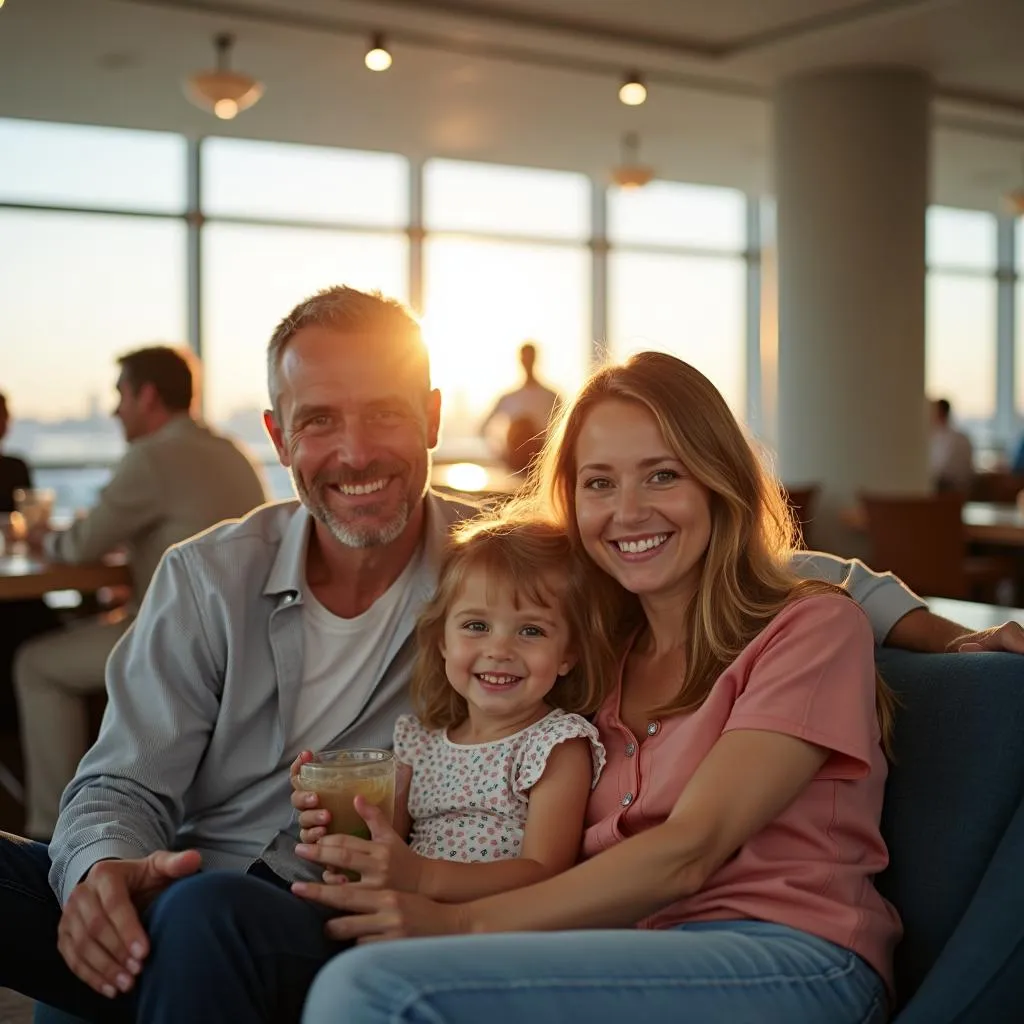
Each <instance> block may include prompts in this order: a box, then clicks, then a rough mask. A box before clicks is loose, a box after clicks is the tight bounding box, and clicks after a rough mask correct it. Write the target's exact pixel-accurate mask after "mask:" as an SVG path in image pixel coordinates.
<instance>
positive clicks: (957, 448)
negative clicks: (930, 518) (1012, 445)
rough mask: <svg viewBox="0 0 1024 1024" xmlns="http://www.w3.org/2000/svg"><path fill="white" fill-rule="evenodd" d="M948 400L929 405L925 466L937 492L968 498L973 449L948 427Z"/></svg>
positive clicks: (965, 440)
mask: <svg viewBox="0 0 1024 1024" xmlns="http://www.w3.org/2000/svg"><path fill="white" fill-rule="evenodd" d="M950 411H951V406H950V404H949V401H948V399H945V398H940V399H938V400H937V401H935V402H932V431H931V440H930V442H929V466H930V470H931V477H932V482H933V483H934V484H935V489H936V490H937V491H959V492H960V493H961V494H968V493H970V490H971V484H972V483H973V482H974V448H973V447H972V445H971V439H970V438H969V437H968V436H967V435H966V434H965V433H963V432H962V431H960V430H954V429H953V425H952V424H951V423H950V421H949V420H950Z"/></svg>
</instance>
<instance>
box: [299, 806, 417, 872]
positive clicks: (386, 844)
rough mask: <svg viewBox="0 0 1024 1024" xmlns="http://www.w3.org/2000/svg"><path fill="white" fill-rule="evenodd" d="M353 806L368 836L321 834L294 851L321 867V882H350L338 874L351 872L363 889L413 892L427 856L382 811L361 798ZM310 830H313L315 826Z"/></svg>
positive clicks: (314, 830)
mask: <svg viewBox="0 0 1024 1024" xmlns="http://www.w3.org/2000/svg"><path fill="white" fill-rule="evenodd" d="M355 808H356V810H357V811H358V812H359V815H360V817H361V818H362V819H363V821H365V822H366V824H367V827H368V828H369V829H370V838H369V839H368V840H367V839H358V838H357V837H355V836H345V835H329V836H328V835H325V836H324V837H323V838H322V839H320V840H319V841H318V842H316V843H314V844H307V843H305V838H304V842H303V845H300V846H296V847H295V852H296V853H297V854H298V855H299V856H300V857H302V858H303V859H304V860H309V861H313V862H314V863H317V864H322V865H323V866H324V876H323V877H324V882H325V883H327V884H328V885H341V884H346V883H348V884H352V883H349V880H348V878H347V877H346V876H345V875H344V874H342V872H343V871H346V870H347V871H352V872H355V873H356V874H357V875H358V876H359V881H358V885H359V886H360V887H361V888H363V889H400V890H402V891H403V892H417V891H418V890H419V888H420V884H421V881H422V877H423V872H424V868H425V867H426V865H427V863H428V862H427V859H426V858H425V857H421V856H420V855H419V854H417V853H413V852H412V850H410V849H409V847H408V846H407V845H406V844H405V841H404V840H403V839H402V837H401V836H400V835H399V834H398V833H397V832H396V831H395V830H394V828H393V827H392V826H391V822H389V821H388V819H387V817H386V816H385V814H384V812H383V811H382V810H381V809H380V808H379V807H377V806H375V805H374V804H371V803H368V802H367V800H366V798H365V797H362V796H357V797H356V798H355ZM311 831H313V832H316V831H317V829H312V830H311Z"/></svg>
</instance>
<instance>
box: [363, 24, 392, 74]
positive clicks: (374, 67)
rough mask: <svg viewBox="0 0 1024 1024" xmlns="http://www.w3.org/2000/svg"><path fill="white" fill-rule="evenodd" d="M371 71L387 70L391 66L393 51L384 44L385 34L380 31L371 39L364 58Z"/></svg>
mask: <svg viewBox="0 0 1024 1024" xmlns="http://www.w3.org/2000/svg"><path fill="white" fill-rule="evenodd" d="M363 61H364V63H365V64H366V66H367V67H368V68H369V69H370V70H371V71H387V69H388V68H389V67H391V51H390V50H389V49H388V48H387V46H385V45H384V35H383V33H381V32H378V33H377V34H376V35H374V37H373V38H372V39H371V40H370V48H369V49H368V50H367V51H366V56H365V57H364V58H363Z"/></svg>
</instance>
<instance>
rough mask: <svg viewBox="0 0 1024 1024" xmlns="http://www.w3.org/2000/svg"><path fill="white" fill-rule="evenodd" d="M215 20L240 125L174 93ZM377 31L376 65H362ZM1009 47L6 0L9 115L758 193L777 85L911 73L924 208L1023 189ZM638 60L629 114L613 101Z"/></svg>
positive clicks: (816, 2) (745, 31)
mask: <svg viewBox="0 0 1024 1024" xmlns="http://www.w3.org/2000/svg"><path fill="white" fill-rule="evenodd" d="M224 30H230V31H232V32H234V33H235V34H236V35H237V38H238V42H237V46H236V50H235V55H234V64H235V66H236V67H237V68H239V69H240V70H245V71H246V72H248V73H250V74H252V75H255V76H256V77H258V78H260V79H261V80H262V81H263V82H264V83H265V85H266V89H267V91H266V94H265V96H264V98H263V99H262V100H261V101H260V102H259V104H257V105H256V106H255V107H253V108H252V109H251V110H249V111H246V112H244V113H243V114H241V115H240V116H239V117H238V118H237V119H236V120H235V121H233V122H219V121H216V120H215V119H214V118H212V117H211V116H209V115H207V114H205V113H203V112H202V111H199V110H197V109H195V108H193V107H192V106H190V105H189V104H188V103H187V102H186V100H185V99H184V96H183V93H182V90H181V82H182V80H183V79H184V77H185V76H186V75H188V74H189V73H190V72H192V71H195V70H198V69H201V68H205V67H208V66H209V65H210V64H212V62H213V51H212V45H211V37H212V36H213V34H214V33H215V32H218V31H224ZM373 30H382V31H385V32H387V33H388V35H389V38H390V41H391V48H392V50H393V52H394V56H395V64H394V67H393V68H392V70H391V71H389V72H388V73H386V74H382V75H374V74H372V73H370V72H368V71H367V70H366V69H365V68H364V67H363V65H362V55H363V52H364V51H365V49H366V43H367V39H368V35H369V33H370V32H371V31H373ZM1022 38H1024V3H1022V2H1021V0H868V2H863V0H859V2H852V0H713V2H712V0H703V2H697V0H237V2H236V0H7V2H6V4H5V6H4V7H3V9H2V10H0V116H9V117H27V118H41V119H46V120H65V121H76V122H85V123H97V124H111V125H122V126H128V127H143V128H158V129H165V130H171V131H177V132H183V133H185V134H188V135H190V136H199V135H203V134H230V135H238V136H247V137H251V138H266V139H280V140H287V141H297V142H310V143H325V144H331V145H341V146H348V147H352V148H367V149H381V150H389V151H397V152H403V153H406V154H407V155H409V156H411V157H414V158H422V157H426V156H431V155H438V154H440V155H446V156H452V157H460V158H467V159H478V160H490V161H496V162H503V163H520V164H529V165H535V166H542V167H556V168H566V169H574V170H581V171H585V172H587V173H591V174H597V175H603V174H606V173H607V171H608V168H609V167H610V166H611V165H612V164H613V163H615V162H616V160H617V158H618V151H619V140H620V138H621V136H622V134H623V133H624V132H625V131H627V130H636V131H638V132H639V133H640V137H641V156H642V158H643V159H644V161H645V162H649V163H651V164H653V165H654V166H655V168H656V169H657V172H658V174H659V175H660V176H662V177H666V178H675V179H679V180H687V181H698V182H708V183H712V184H722V185H729V186H733V187H737V188H741V189H744V190H745V191H750V192H753V193H763V192H767V191H770V189H771V177H770V176H771V162H772V161H771V113H772V105H771V97H772V92H773V89H774V87H775V86H776V85H777V83H778V82H780V81H781V80H782V79H784V78H786V77H787V76H790V75H793V74H796V73H800V72H804V71H808V70H819V69H823V68H830V67H843V66H850V65H861V66H863V65H878V64H900V65H912V66H916V67H920V68H922V69H924V70H925V71H926V72H928V73H929V74H930V75H931V77H932V79H933V81H934V83H935V95H936V100H935V104H934V115H933V116H934V126H935V130H934V136H933V156H934V160H933V189H932V191H933V199H934V200H935V201H936V202H941V203H945V204H948V205H959V206H968V207H976V208H981V209H996V208H998V205H999V201H1000V196H1001V194H1002V193H1003V192H1004V191H1006V190H1007V189H1009V188H1012V187H1015V186H1020V185H1022V184H1024V164H1022V160H1024V60H1022V59H1021V58H1020V40H1021V39H1022ZM631 67H637V68H639V69H640V70H641V71H642V72H643V73H644V75H645V76H646V77H647V79H648V81H649V87H650V96H649V99H648V102H647V103H646V104H644V106H642V107H639V108H627V107H624V106H622V105H621V104H620V103H619V102H618V101H617V99H616V91H617V87H618V84H619V79H620V77H621V75H622V73H623V71H624V70H625V69H627V68H631ZM0 158H2V155H0Z"/></svg>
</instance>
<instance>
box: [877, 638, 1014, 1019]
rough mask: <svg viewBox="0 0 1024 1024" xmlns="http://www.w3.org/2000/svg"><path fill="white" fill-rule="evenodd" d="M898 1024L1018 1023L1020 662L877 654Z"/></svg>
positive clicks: (885, 888) (1001, 657)
mask: <svg viewBox="0 0 1024 1024" xmlns="http://www.w3.org/2000/svg"><path fill="white" fill-rule="evenodd" d="M878 667H879V670H880V671H881V673H882V675H883V676H884V677H885V679H886V680H887V682H888V683H889V684H890V686H892V688H893V689H894V690H895V692H896V694H897V695H898V697H899V698H900V701H901V705H902V706H901V708H900V709H899V712H898V714H897V719H896V731H895V740H894V748H895V749H894V754H895V761H894V763H893V765H892V767H891V770H890V775H889V783H888V787H887V789H886V802H885V810H884V813H883V818H882V832H883V834H884V836H885V839H886V842H887V844H888V846H889V855H890V864H889V867H888V869H887V870H886V871H885V872H884V873H883V874H882V875H880V876H879V877H878V879H877V884H878V888H879V889H880V890H881V892H882V893H883V894H884V895H885V896H886V898H887V899H889V900H891V901H892V903H893V904H894V905H895V906H896V908H897V909H898V910H899V912H900V916H901V917H902V918H903V924H904V928H905V934H904V938H903V941H902V942H901V943H900V945H899V947H898V948H897V950H896V986H897V993H898V997H899V1011H898V1013H897V1016H896V1018H895V1020H896V1022H897V1024H946V1022H949V1024H954V1022H955V1024H1011V1022H1013V1024H1019V1022H1021V1021H1024V805H1022V801H1024V658H1022V657H1020V656H1018V655H1012V654H955V655H945V654H909V653H907V652H905V651H893V650H884V651H881V652H880V653H879V658H878Z"/></svg>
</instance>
